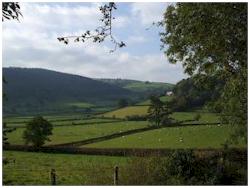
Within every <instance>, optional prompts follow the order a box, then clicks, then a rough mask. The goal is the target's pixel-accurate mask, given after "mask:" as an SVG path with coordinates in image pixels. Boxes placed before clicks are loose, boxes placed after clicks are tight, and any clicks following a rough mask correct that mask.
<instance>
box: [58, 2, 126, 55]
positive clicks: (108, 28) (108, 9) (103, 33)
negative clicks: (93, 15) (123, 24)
mask: <svg viewBox="0 0 250 188" xmlns="http://www.w3.org/2000/svg"><path fill="white" fill-rule="evenodd" d="M116 9H117V8H116V5H115V3H113V2H111V3H109V4H105V5H104V6H101V7H100V11H101V12H102V14H103V17H102V18H101V19H100V21H101V22H102V23H103V25H102V26H99V27H97V28H96V29H95V31H89V30H87V31H86V32H85V33H83V34H82V35H78V36H65V37H58V38H57V39H58V41H59V42H63V43H64V44H69V41H70V39H74V42H86V41H87V40H89V39H92V41H93V42H95V43H96V42H98V43H101V42H103V41H104V40H105V39H106V38H107V37H110V40H111V42H112V43H113V44H114V49H113V50H110V52H114V51H115V50H116V49H117V47H119V48H122V47H125V46H126V45H125V43H124V42H123V41H120V42H118V41H117V40H116V39H115V37H114V36H113V34H112V20H113V19H115V17H113V16H112V11H113V10H116Z"/></svg>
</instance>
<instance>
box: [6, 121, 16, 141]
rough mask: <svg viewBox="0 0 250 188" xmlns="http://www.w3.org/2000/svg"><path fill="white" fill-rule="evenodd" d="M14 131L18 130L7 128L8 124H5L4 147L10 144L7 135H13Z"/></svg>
mask: <svg viewBox="0 0 250 188" xmlns="http://www.w3.org/2000/svg"><path fill="white" fill-rule="evenodd" d="M14 130H16V128H11V127H7V126H6V123H5V122H4V123H3V145H8V144H9V141H8V137H7V134H9V133H11V132H12V131H14Z"/></svg>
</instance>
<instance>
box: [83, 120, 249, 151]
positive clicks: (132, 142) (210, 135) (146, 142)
mask: <svg viewBox="0 0 250 188" xmlns="http://www.w3.org/2000/svg"><path fill="white" fill-rule="evenodd" d="M232 132H233V129H232V127H231V126H228V125H223V126H217V125H207V126H204V125H201V126H187V127H171V128H161V129H157V130H151V131H146V132H142V133H137V134H133V135H128V136H123V137H120V138H115V139H111V140H107V141H102V142H97V143H93V144H89V145H84V146H82V147H95V148H171V149H176V148H182V149H183V148H222V147H223V144H224V143H225V142H226V140H227V139H228V138H229V137H230V134H231V133H232ZM243 146H244V147H245V145H243V144H242V143H240V144H239V145H237V147H243Z"/></svg>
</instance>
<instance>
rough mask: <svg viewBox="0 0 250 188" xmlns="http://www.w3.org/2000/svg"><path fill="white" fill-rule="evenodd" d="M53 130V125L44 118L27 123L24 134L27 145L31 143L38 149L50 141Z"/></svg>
mask: <svg viewBox="0 0 250 188" xmlns="http://www.w3.org/2000/svg"><path fill="white" fill-rule="evenodd" d="M52 129H53V126H52V124H51V123H50V122H48V121H47V120H46V119H44V118H43V117H41V116H38V117H35V118H33V119H32V120H31V121H30V122H28V123H27V125H26V130H25V131H24V133H23V138H24V140H25V143H26V144H29V143H31V144H32V145H33V146H34V147H36V148H39V147H41V146H42V145H43V144H44V143H45V141H50V139H49V136H50V135H52Z"/></svg>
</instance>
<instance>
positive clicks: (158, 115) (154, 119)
mask: <svg viewBox="0 0 250 188" xmlns="http://www.w3.org/2000/svg"><path fill="white" fill-rule="evenodd" d="M150 102H151V105H150V106H149V108H148V119H149V122H151V123H152V125H154V126H158V127H159V126H161V125H164V124H165V125H166V124H169V123H171V118H170V117H169V115H170V114H171V113H172V112H171V111H170V109H169V108H168V106H167V105H166V104H164V103H163V102H162V101H161V100H160V99H159V98H158V97H155V96H152V97H151V98H150Z"/></svg>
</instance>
